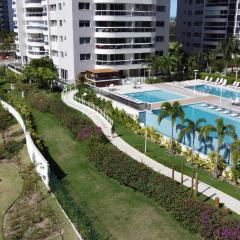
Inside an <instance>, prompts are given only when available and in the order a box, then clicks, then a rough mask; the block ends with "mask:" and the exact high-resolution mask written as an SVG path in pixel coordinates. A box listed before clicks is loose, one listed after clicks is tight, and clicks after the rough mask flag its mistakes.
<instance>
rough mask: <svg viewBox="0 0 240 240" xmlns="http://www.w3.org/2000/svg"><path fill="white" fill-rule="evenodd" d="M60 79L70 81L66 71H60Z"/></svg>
mask: <svg viewBox="0 0 240 240" xmlns="http://www.w3.org/2000/svg"><path fill="white" fill-rule="evenodd" d="M60 78H61V79H64V80H67V79H68V71H67V70H65V69H60Z"/></svg>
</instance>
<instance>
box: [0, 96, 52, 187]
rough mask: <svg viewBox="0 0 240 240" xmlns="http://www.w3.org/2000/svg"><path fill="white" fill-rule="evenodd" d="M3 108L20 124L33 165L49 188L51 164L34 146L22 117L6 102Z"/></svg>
mask: <svg viewBox="0 0 240 240" xmlns="http://www.w3.org/2000/svg"><path fill="white" fill-rule="evenodd" d="M0 102H1V104H2V105H3V107H4V108H5V109H6V110H7V111H8V112H9V113H11V114H12V115H13V117H14V118H15V119H16V120H17V122H18V123H19V124H20V126H21V127H22V129H23V132H24V135H25V138H26V145H27V150H28V154H29V157H30V159H31V161H32V163H33V164H34V165H35V169H36V171H37V173H38V174H39V176H40V177H41V178H42V181H43V182H44V184H45V185H46V186H47V188H49V173H50V170H49V163H48V162H47V160H46V159H45V158H44V156H43V155H42V154H41V152H40V151H39V150H38V148H37V147H36V145H35V144H34V142H33V140H32V137H31V135H30V133H29V132H28V131H27V129H26V126H25V123H24V121H23V119H22V117H21V115H20V114H19V113H18V112H17V111H16V110H15V109H14V108H13V107H12V106H11V105H9V104H8V103H6V102H4V101H2V100H1V101H0Z"/></svg>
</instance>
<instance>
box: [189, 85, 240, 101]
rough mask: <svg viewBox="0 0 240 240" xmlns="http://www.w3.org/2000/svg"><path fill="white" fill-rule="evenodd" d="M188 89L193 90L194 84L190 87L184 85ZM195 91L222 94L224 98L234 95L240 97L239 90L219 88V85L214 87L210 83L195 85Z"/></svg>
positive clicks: (233, 96)
mask: <svg viewBox="0 0 240 240" xmlns="http://www.w3.org/2000/svg"><path fill="white" fill-rule="evenodd" d="M186 88H189V89H192V90H194V86H191V87H186ZM195 89H196V91H199V92H204V93H209V94H212V95H216V96H222V97H224V98H236V97H240V91H239V92H237V91H234V90H227V89H225V88H220V87H215V86H210V85H206V84H203V85H197V86H195Z"/></svg>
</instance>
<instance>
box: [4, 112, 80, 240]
mask: <svg viewBox="0 0 240 240" xmlns="http://www.w3.org/2000/svg"><path fill="white" fill-rule="evenodd" d="M4 117H7V120H9V124H7V125H5V127H6V128H5V130H4V131H3V127H4V126H3V125H4V124H3V123H4V119H5V118H4ZM0 119H1V124H0V129H1V137H0V193H1V198H0V225H1V227H0V239H7V240H13V239H34V240H36V239H44V238H46V237H51V238H52V239H56V240H58V239H59V240H60V239H63V238H64V239H73V240H75V239H78V238H77V235H76V234H75V232H74V231H73V228H72V227H71V225H70V224H69V222H68V220H67V219H66V217H65V216H64V214H63V212H62V211H61V210H60V208H59V206H58V205H57V203H56V200H55V199H54V198H53V197H52V195H51V194H49V193H48V192H47V189H46V187H45V186H43V183H41V182H40V178H39V177H38V176H37V175H36V173H35V171H34V167H33V166H32V165H30V160H29V157H28V152H27V149H26V146H25V144H24V135H23V132H22V130H21V128H20V126H19V125H17V124H15V123H14V120H13V118H11V116H10V115H9V114H8V113H7V112H5V111H3V109H2V108H0ZM3 133H4V134H3ZM2 136H4V138H3V137H2Z"/></svg>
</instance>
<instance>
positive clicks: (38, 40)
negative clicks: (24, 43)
mask: <svg viewBox="0 0 240 240" xmlns="http://www.w3.org/2000/svg"><path fill="white" fill-rule="evenodd" d="M28 42H37V43H40V42H42V43H43V42H44V38H28Z"/></svg>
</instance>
